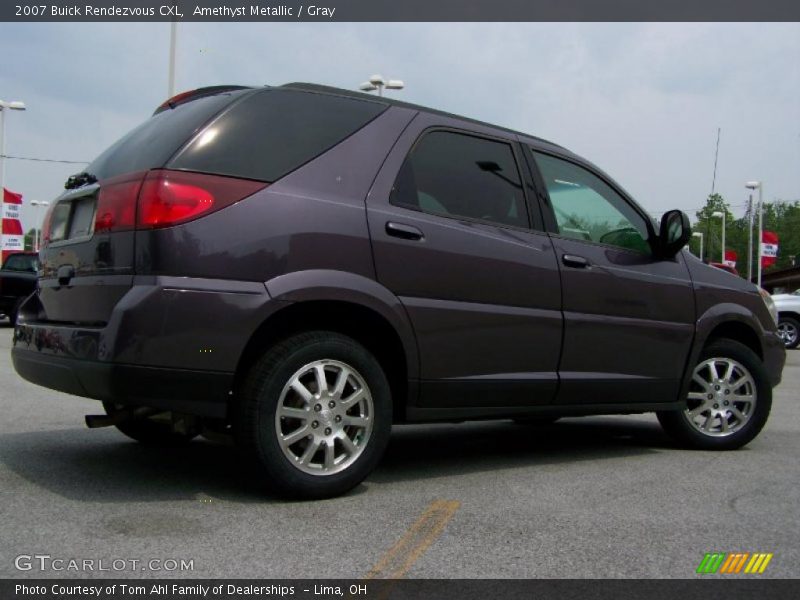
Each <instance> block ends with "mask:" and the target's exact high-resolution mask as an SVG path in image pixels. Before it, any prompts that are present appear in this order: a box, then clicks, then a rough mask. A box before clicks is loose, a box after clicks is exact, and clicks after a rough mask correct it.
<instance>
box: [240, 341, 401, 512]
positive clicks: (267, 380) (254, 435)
mask: <svg viewBox="0 0 800 600" xmlns="http://www.w3.org/2000/svg"><path fill="white" fill-rule="evenodd" d="M315 361H323V362H324V361H332V362H333V361H335V362H337V363H339V364H343V365H345V366H346V367H348V368H349V369H352V370H354V371H355V372H356V373H357V375H358V376H359V377H360V378H361V379H362V380H363V381H364V382H365V384H366V387H367V388H368V392H369V394H368V395H369V396H370V397H371V400H372V425H371V427H372V429H371V432H370V433H369V435H368V436H367V437H366V441H364V442H363V443H364V445H363V449H361V450H360V453H358V454H355V453H354V454H353V458H352V461H353V462H352V463H351V464H349V465H348V466H346V467H344V468H343V470H341V471H338V472H331V473H328V474H322V472H321V470H320V474H314V473H309V472H306V471H304V470H302V467H301V466H297V464H298V462H299V461H298V460H295V461H294V462H292V461H291V460H290V458H289V457H288V456H287V455H286V454H285V452H287V451H289V450H286V451H285V450H284V449H282V448H281V444H280V442H279V439H278V436H279V435H285V432H284V433H281V432H280V431H279V427H282V426H283V425H278V424H277V421H278V420H277V418H276V417H277V411H278V408H279V406H278V405H279V401H280V400H281V395H282V393H283V392H284V389H287V390H288V386H289V383H290V382H291V381H292V379H293V378H294V377H295V376H296V375H297V374H298V373H300V372H302V370H303V369H304V368H306V367H307V366H308V365H310V364H312V363H315ZM326 377H328V375H326ZM287 393H289V392H288V391H287ZM315 398H316V396H314V398H312V399H309V400H307V401H306V402H307V404H308V405H309V406H308V410H309V411H311V410H314V409H316V406H314V408H313V409H312V408H311V405H315V404H316V400H315ZM304 406H305V405H304ZM341 406H344V404H343V403H342V404H341ZM341 406H340V407H338V408H337V409H335V410H341ZM303 410H305V408H303ZM323 410H324V409H323ZM331 410H334V409H331ZM320 414H323V413H320ZM309 415H311V413H310V412H309ZM324 418H326V419H330V418H333V417H330V415H327V416H325V417H324ZM300 420H301V424H300V425H299V426H298V429H300V428H303V427H304V426H306V425H308V426H311V425H310V424H311V423H312V421H311V416H310V417H307V418H306V417H304V418H302V419H300ZM281 423H283V421H281ZM391 426H392V398H391V390H390V387H389V383H388V381H387V379H386V375H385V374H384V372H383V369H382V368H381V366H380V364H379V363H378V361H377V360H376V359H375V357H374V356H373V355H372V354H371V353H370V352H369V351H368V350H366V349H365V348H364V347H363V346H362V345H361V344H359V343H358V342H356V341H355V340H353V339H351V338H349V337H346V336H344V335H341V334H338V333H333V332H326V331H313V332H307V333H301V334H297V335H295V336H292V337H289V338H287V339H285V340H283V341H282V342H280V343H278V344H276V345H275V346H274V347H272V348H271V349H269V350H268V351H267V352H266V353H265V354H264V355H263V356H262V357H261V358H260V359H259V360H258V361H257V362H256V363H255V364H254V365H253V366H252V367H251V369H250V370H249V372H248V373H247V374H246V376H245V378H244V381H243V384H242V386H241V389H240V390H239V391H238V393H237V399H236V407H235V410H234V435H235V437H236V443H237V445H238V446H239V447H240V448H241V450H242V451H243V452H244V453H245V455H246V457H247V458H249V459H250V461H251V462H252V463H254V469H255V473H256V475H257V476H258V477H259V479H260V481H263V483H264V484H265V485H266V486H267V487H268V488H269V489H270V490H272V491H274V492H277V493H278V494H279V495H282V496H287V497H292V498H304V499H319V498H330V497H332V496H337V495H340V494H343V493H345V492H347V491H348V490H350V489H352V488H354V487H355V486H357V485H358V484H359V483H361V482H362V481H363V480H364V479H365V478H366V477H367V476H368V475H369V474H370V473H371V472H372V470H373V469H374V468H375V466H376V465H377V464H378V461H379V460H380V458H381V456H382V455H383V452H384V450H385V449H386V445H387V444H388V442H389V435H390V433H391ZM326 431H327V430H326ZM309 433H311V432H309ZM334 433H335V432H334ZM317 435H319V436H321V435H322V434H321V433H320V430H318V429H315V430H314V436H303V438H299V440H300V441H298V442H297V443H298V444H304V443H305V441H304V438H307V439H308V443H307V446H306V449H308V446H310V445H311V439H312V438H313V439H314V440H315V443H316V440H317V437H315V436H317ZM339 443H341V442H339ZM330 445H331V448H332V449H333V451H334V452H335V451H336V450H335V449H336V447H337V442H336V441H333V442H331V443H330ZM326 448H327V443H326V444H324V445H323V446H321V451H322V452H323V453H324V451H325V449H326ZM340 449H341V448H340ZM316 456H319V455H318V454H317V453H316V451H312V456H310V457H309V459H308V460H309V461H311V460H313V458H314V457H316ZM298 458H299V457H298ZM326 468H327V467H326Z"/></svg>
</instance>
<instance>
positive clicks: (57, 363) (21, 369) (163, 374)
mask: <svg viewBox="0 0 800 600" xmlns="http://www.w3.org/2000/svg"><path fill="white" fill-rule="evenodd" d="M26 327H27V328H30V326H26ZM11 357H12V360H13V362H14V368H15V369H16V371H17V373H19V375H20V376H21V377H23V378H24V379H26V380H28V381H30V382H31V383H35V384H37V385H41V386H44V387H47V388H50V389H53V390H58V391H60V392H64V393H67V394H73V395H75V396H83V397H86V398H92V399H95V400H113V401H114V402H118V403H120V404H130V405H141V406H152V407H155V408H163V409H166V410H174V411H177V412H182V413H187V414H193V415H198V416H205V417H215V418H223V417H225V415H226V412H227V400H228V392H229V390H230V389H231V385H232V383H233V374H232V373H216V372H209V371H190V370H185V369H162V368H156V367H143V366H139V365H124V364H115V363H103V362H97V361H89V360H81V359H76V358H67V357H64V356H55V355H52V354H47V353H44V352H41V351H39V350H37V349H36V348H35V346H34V347H33V348H30V347H29V348H26V347H25V344H19V343H17V344H16V345H15V347H14V348H13V349H12V351H11Z"/></svg>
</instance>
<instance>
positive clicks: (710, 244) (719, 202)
mask: <svg viewBox="0 0 800 600" xmlns="http://www.w3.org/2000/svg"><path fill="white" fill-rule="evenodd" d="M715 212H722V213H725V224H726V228H725V230H726V231H725V233H726V240H725V245H726V246H727V247H728V248H729V249H730V248H731V245H730V243H729V240H728V239H727V234H728V230H729V227H728V225H729V224H730V223H732V222H733V220H734V218H733V213H732V212H731V210H730V208H729V206H728V203H727V202H725V199H724V198H723V197H722V196H721V195H720V194H709V196H708V198H707V199H706V205H705V206H704V207H703V208H702V209H700V210H698V211H697V212H696V213H695V216H696V217H697V222H696V223H695V224H694V226H693V227H692V231H694V232H697V233H702V234H703V256H702V258H703V260H706V259H710V260H711V262H719V259H720V257H721V248H722V219H721V218H720V217H714V216H712V215H713V214H714V213H715ZM699 245H700V241H699V240H698V239H697V238H694V239H693V241H692V250H693V252H695V253H696V254H697V253H698V252H699Z"/></svg>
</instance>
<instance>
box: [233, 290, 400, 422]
mask: <svg viewBox="0 0 800 600" xmlns="http://www.w3.org/2000/svg"><path fill="white" fill-rule="evenodd" d="M313 330H323V331H335V332H337V333H341V334H343V335H347V336H349V337H351V338H353V339H354V340H356V341H358V342H359V343H361V344H363V345H364V347H365V348H367V350H369V351H370V352H371V353H372V354H373V355H374V356H375V358H377V360H378V362H379V363H380V364H381V367H383V370H384V372H385V373H386V378H387V379H388V380H389V386H390V388H391V390H392V398H393V400H394V401H393V410H394V419H395V421H401V420H403V419H404V417H405V408H406V404H407V399H408V377H407V374H408V368H407V365H406V355H405V350H404V348H403V343H402V341H401V340H400V336H399V335H398V334H397V332H396V331H395V329H394V327H392V325H391V324H390V323H389V321H387V320H386V319H385V318H384V317H383V316H381V315H380V314H379V313H377V312H375V311H374V310H372V309H370V308H367V307H364V306H361V305H358V304H351V303H348V302H337V301H322V300H320V301H308V302H298V303H296V304H291V305H289V306H287V307H286V308H283V309H281V310H279V311H278V312H276V313H275V314H273V315H272V316H270V317H269V318H268V319H267V320H266V321H264V323H262V324H261V326H260V327H259V328H258V329H257V330H256V331H255V333H253V335H252V336H251V337H250V340H249V341H248V342H247V345H246V346H245V349H244V351H243V352H242V356H241V357H240V359H239V363H238V365H237V367H236V374H235V378H234V390H236V389H238V387H239V384H240V383H241V381H242V379H243V377H244V376H245V374H246V373H247V371H248V370H249V369H250V367H251V366H252V365H253V363H255V361H256V360H258V358H259V357H260V356H262V355H263V353H264V352H265V351H266V350H267V349H268V348H270V347H271V346H273V345H274V344H275V343H276V342H278V341H279V340H282V339H285V338H287V337H289V336H291V335H294V334H296V333H301V332H304V331H313Z"/></svg>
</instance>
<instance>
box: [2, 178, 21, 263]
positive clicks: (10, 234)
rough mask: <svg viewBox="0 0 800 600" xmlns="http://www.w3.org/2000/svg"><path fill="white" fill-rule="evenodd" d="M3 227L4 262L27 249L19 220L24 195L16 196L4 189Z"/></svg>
mask: <svg viewBox="0 0 800 600" xmlns="http://www.w3.org/2000/svg"><path fill="white" fill-rule="evenodd" d="M2 204H3V225H2V229H0V251H2V253H1V254H2V259H0V260H2V261H3V262H5V260H6V256H8V255H9V254H12V253H14V252H22V251H23V250H24V249H25V235H24V234H23V233H22V222H21V221H20V220H19V207H20V206H22V194H15V193H14V192H9V191H8V190H7V189H5V188H3V203H2Z"/></svg>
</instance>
